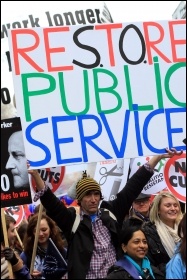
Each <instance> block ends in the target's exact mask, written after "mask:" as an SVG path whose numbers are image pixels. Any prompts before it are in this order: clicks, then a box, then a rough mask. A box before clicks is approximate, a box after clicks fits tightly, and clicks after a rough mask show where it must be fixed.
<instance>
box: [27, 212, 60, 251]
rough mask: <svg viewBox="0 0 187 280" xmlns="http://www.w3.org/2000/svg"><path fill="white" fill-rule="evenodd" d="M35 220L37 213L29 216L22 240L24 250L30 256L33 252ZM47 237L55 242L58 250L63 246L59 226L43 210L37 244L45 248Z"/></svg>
mask: <svg viewBox="0 0 187 280" xmlns="http://www.w3.org/2000/svg"><path fill="white" fill-rule="evenodd" d="M37 221H38V213H37V214H34V215H33V216H32V217H31V218H30V220H29V223H28V226H27V232H26V234H25V236H24V240H23V245H24V252H25V253H26V254H28V255H29V256H32V252H33V245H34V239H35V234H36V226H37ZM49 237H50V238H51V239H52V240H53V242H54V243H55V245H56V246H57V248H59V250H60V248H62V247H63V246H64V243H63V240H62V238H61V234H60V231H59V228H58V227H57V225H56V223H55V222H54V221H53V220H52V219H51V218H50V217H48V216H47V215H46V214H45V213H44V212H43V213H42V215H41V221H40V229H39V236H38V246H39V247H40V248H43V249H46V248H47V246H48V241H49Z"/></svg>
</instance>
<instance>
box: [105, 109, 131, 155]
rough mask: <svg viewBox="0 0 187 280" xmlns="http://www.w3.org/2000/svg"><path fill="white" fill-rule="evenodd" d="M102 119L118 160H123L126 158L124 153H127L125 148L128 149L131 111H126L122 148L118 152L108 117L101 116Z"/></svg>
mask: <svg viewBox="0 0 187 280" xmlns="http://www.w3.org/2000/svg"><path fill="white" fill-rule="evenodd" d="M100 117H101V119H102V121H103V124H104V126H105V128H106V131H107V134H108V137H109V139H110V142H111V144H112V147H113V150H114V152H115V154H116V157H117V158H123V157H124V153H125V148H126V143H127V135H128V127H129V117H130V111H129V110H126V112H125V120H124V127H123V137H122V141H121V146H120V149H119V150H118V147H117V145H116V142H115V140H114V137H113V135H112V132H111V129H110V127H109V125H108V122H107V120H106V117H105V115H104V114H100Z"/></svg>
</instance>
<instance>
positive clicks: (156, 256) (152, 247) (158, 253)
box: [143, 222, 170, 275]
mask: <svg viewBox="0 0 187 280" xmlns="http://www.w3.org/2000/svg"><path fill="white" fill-rule="evenodd" d="M143 230H144V232H145V235H146V238H147V242H148V246H149V250H148V254H147V257H148V258H149V261H150V263H151V264H152V265H154V266H156V267H158V269H159V270H160V271H162V272H163V273H164V275H165V270H166V263H167V262H169V260H170V257H169V255H168V253H167V252H166V250H165V248H164V246H163V245H162V242H161V239H160V236H159V235H158V232H157V229H156V226H155V224H154V223H152V222H145V223H143Z"/></svg>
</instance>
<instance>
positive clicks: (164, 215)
mask: <svg viewBox="0 0 187 280" xmlns="http://www.w3.org/2000/svg"><path fill="white" fill-rule="evenodd" d="M181 218H182V213H181V208H180V203H179V201H178V200H177V199H176V197H175V196H174V195H173V194H172V193H170V192H165V191H163V192H161V193H160V194H158V195H157V196H155V198H154V200H153V204H152V207H151V210H150V222H147V223H144V225H143V229H144V231H145V234H146V237H147V240H148V245H149V250H148V254H147V256H148V258H149V260H150V262H151V264H152V265H154V266H157V267H158V268H159V269H160V270H161V271H162V272H163V273H165V268H166V263H167V262H168V261H169V260H170V259H171V258H172V256H173V255H174V249H175V246H176V244H177V243H178V242H179V241H180V237H179V236H178V232H177V230H178V224H179V222H180V220H181Z"/></svg>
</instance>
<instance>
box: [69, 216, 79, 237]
mask: <svg viewBox="0 0 187 280" xmlns="http://www.w3.org/2000/svg"><path fill="white" fill-rule="evenodd" d="M80 220H81V216H80V214H76V217H75V221H74V224H73V227H72V230H71V232H73V233H75V232H76V230H77V228H78V226H79V224H80Z"/></svg>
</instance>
